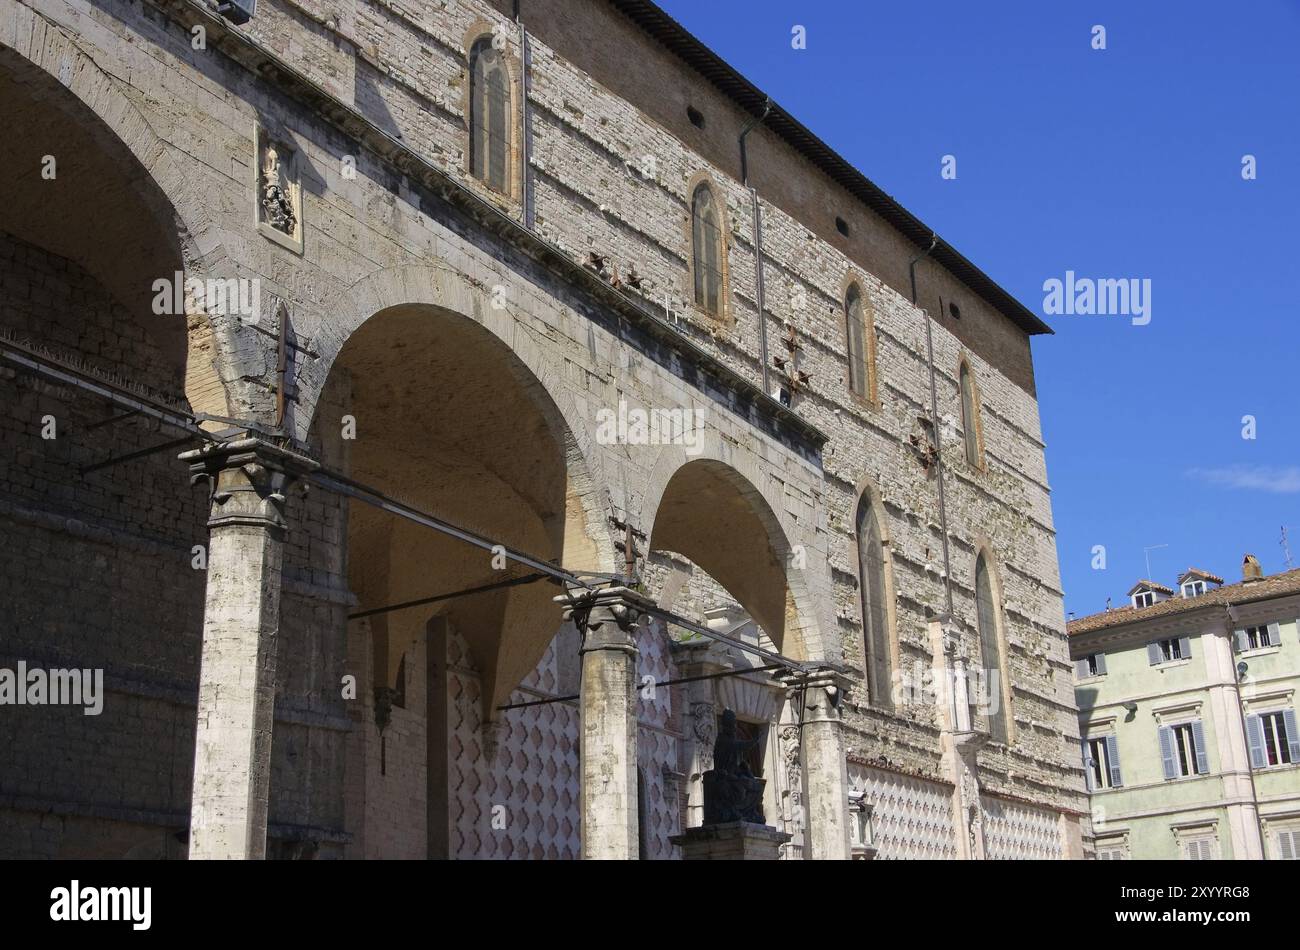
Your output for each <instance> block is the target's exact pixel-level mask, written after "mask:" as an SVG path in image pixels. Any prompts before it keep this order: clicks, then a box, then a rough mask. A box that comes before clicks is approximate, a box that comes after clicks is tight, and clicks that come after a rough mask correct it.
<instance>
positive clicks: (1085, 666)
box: [1074, 653, 1106, 680]
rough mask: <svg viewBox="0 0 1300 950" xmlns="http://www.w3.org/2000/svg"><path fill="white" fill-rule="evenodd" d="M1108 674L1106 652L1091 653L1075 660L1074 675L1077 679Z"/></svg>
mask: <svg viewBox="0 0 1300 950" xmlns="http://www.w3.org/2000/svg"><path fill="white" fill-rule="evenodd" d="M1105 675H1106V654H1104V653H1090V654H1088V655H1087V656H1085V657H1083V658H1082V659H1079V660H1075V661H1074V676H1075V678H1076V679H1081V680H1082V679H1088V678H1089V677H1091V676H1105Z"/></svg>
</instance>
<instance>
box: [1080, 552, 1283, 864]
mask: <svg viewBox="0 0 1300 950" xmlns="http://www.w3.org/2000/svg"><path fill="white" fill-rule="evenodd" d="M1128 597H1129V600H1130V603H1129V604H1128V605H1126V606H1124V607H1121V608H1118V609H1114V610H1109V609H1108V610H1106V611H1104V612H1103V613H1098V614H1093V615H1091V616H1088V617H1083V618H1080V619H1078V620H1072V621H1070V622H1069V625H1068V629H1069V636H1070V656H1071V658H1072V659H1073V661H1074V667H1075V698H1076V701H1077V703H1078V706H1079V734H1080V737H1081V740H1080V746H1081V748H1080V756H1081V759H1082V764H1083V768H1084V772H1085V775H1086V778H1087V782H1088V788H1089V795H1090V800H1091V825H1092V849H1091V853H1092V854H1093V855H1095V856H1096V857H1097V858H1100V859H1112V860H1114V859H1130V858H1131V859H1151V858H1164V859H1179V858H1181V859H1189V860H1205V859H1219V858H1222V859H1229V858H1255V859H1258V858H1268V859H1292V860H1294V859H1297V858H1300V730H1298V729H1297V724H1296V713H1297V701H1298V697H1297V687H1300V619H1298V618H1300V570H1293V571H1287V572H1285V573H1281V574H1274V575H1272V576H1269V577H1263V576H1261V574H1260V570H1259V565H1258V562H1257V561H1256V560H1255V559H1254V558H1253V557H1251V556H1250V555H1247V556H1246V560H1245V563H1244V565H1243V579H1242V581H1241V582H1239V583H1235V584H1229V585H1224V584H1223V580H1222V579H1221V578H1218V577H1215V576H1214V575H1212V574H1209V573H1207V572H1205V571H1199V570H1195V569H1189V570H1188V571H1186V572H1185V573H1184V574H1183V575H1182V576H1181V577H1179V579H1178V585H1177V588H1176V589H1175V588H1170V587H1166V586H1164V585H1161V584H1158V583H1155V582H1153V581H1149V580H1144V581H1140V582H1139V583H1138V584H1137V585H1135V586H1134V587H1133V589H1132V590H1130V591H1129V594H1128Z"/></svg>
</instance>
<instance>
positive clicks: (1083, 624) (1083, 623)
mask: <svg viewBox="0 0 1300 950" xmlns="http://www.w3.org/2000/svg"><path fill="white" fill-rule="evenodd" d="M1288 594H1300V568H1297V569H1296V570H1294V571H1284V572H1282V573H1281V574H1272V575H1270V576H1268V577H1265V578H1263V579H1262V580H1257V581H1242V582H1240V583H1236V584H1228V585H1227V586H1226V587H1216V588H1214V589H1213V590H1209V591H1206V592H1205V593H1204V594H1202V595H1201V596H1199V597H1172V598H1170V599H1169V600H1162V601H1158V602H1157V603H1154V604H1152V605H1151V606H1150V607H1120V608H1118V609H1117V610H1103V611H1102V612H1101V613H1097V614H1089V615H1088V616H1087V617H1080V618H1079V619H1078V620H1071V621H1070V622H1069V623H1067V624H1066V625H1065V629H1066V632H1067V633H1069V635H1070V636H1072V637H1074V636H1078V635H1079V634H1081V633H1091V632H1092V631H1094V630H1102V629H1105V628H1106V627H1117V626H1120V625H1121V624H1126V623H1132V622H1134V621H1137V620H1150V619H1151V618H1153V617H1166V616H1169V615H1170V614H1179V613H1184V612H1186V611H1191V610H1199V609H1200V608H1202V607H1206V606H1209V605H1210V604H1244V603H1249V602H1251V601H1256V600H1268V599H1270V598H1272V597H1285V596H1286V595H1288Z"/></svg>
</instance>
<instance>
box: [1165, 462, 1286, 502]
mask: <svg viewBox="0 0 1300 950" xmlns="http://www.w3.org/2000/svg"><path fill="white" fill-rule="evenodd" d="M1187 474H1188V475H1190V476H1192V477H1193V478H1199V479H1200V480H1201V481H1203V482H1209V483H1210V484H1211V485H1222V486H1223V487H1225V488H1240V489H1244V490H1246V491H1266V492H1273V493H1275V494H1279V495H1291V494H1295V493H1297V492H1300V466H1295V465H1292V466H1287V467H1282V466H1269V465H1228V466H1226V467H1224V468H1194V469H1192V470H1191V471H1189V472H1188V473H1187Z"/></svg>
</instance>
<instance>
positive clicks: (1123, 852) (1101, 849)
mask: <svg viewBox="0 0 1300 950" xmlns="http://www.w3.org/2000/svg"><path fill="white" fill-rule="evenodd" d="M1097 860H1098V861H1127V860H1129V852H1128V842H1127V841H1126V840H1125V839H1123V838H1118V839H1117V838H1111V839H1106V838H1098V839H1097Z"/></svg>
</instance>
